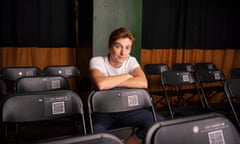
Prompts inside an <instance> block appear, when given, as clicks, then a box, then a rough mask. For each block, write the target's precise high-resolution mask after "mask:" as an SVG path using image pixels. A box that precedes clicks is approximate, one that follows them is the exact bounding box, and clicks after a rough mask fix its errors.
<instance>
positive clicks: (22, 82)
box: [14, 75, 70, 93]
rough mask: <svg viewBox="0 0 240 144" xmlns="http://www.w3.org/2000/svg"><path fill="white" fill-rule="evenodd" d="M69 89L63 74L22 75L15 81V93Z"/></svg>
mask: <svg viewBox="0 0 240 144" xmlns="http://www.w3.org/2000/svg"><path fill="white" fill-rule="evenodd" d="M60 89H62V90H63V89H70V88H69V84H68V80H67V79H66V78H65V77H63V76H60V75H59V76H35V77H22V78H19V79H17V80H16V81H15V84H14V91H15V93H27V92H40V91H49V90H60Z"/></svg>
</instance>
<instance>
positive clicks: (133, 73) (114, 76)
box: [89, 27, 165, 144]
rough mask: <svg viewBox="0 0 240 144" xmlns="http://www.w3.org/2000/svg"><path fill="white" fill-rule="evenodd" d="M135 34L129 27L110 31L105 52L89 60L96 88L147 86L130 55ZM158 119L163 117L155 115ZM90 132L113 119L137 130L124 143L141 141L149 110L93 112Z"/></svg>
mask: <svg viewBox="0 0 240 144" xmlns="http://www.w3.org/2000/svg"><path fill="white" fill-rule="evenodd" d="M134 41H135V36H134V35H133V34H132V33H131V32H130V30H129V29H127V28H124V27H121V28H118V29H116V30H114V31H113V32H112V33H111V35H110V37H109V43H108V50H109V53H108V55H105V56H96V57H93V58H91V60H90V68H89V69H90V75H91V79H92V81H93V84H94V86H95V88H96V89H97V90H106V89H111V88H114V87H128V88H147V87H148V86H147V85H148V84H147V79H146V76H145V74H144V72H143V70H142V69H141V67H140V64H139V63H138V62H137V60H136V58H135V57H133V56H130V52H131V50H132V45H133V43H134ZM157 119H158V121H162V120H164V119H165V118H164V117H162V116H161V115H157ZM93 121H94V126H93V127H94V133H99V132H104V131H106V130H107V129H108V128H110V127H111V126H112V125H113V123H115V122H117V124H118V125H120V126H123V127H125V126H131V127H136V128H138V130H137V131H136V133H135V134H133V135H131V136H130V137H129V138H128V139H126V140H125V143H126V144H134V143H141V141H142V139H143V138H144V136H145V134H146V131H147V129H148V128H149V127H150V126H151V125H152V124H153V123H154V119H153V117H152V113H151V112H150V111H147V110H143V109H142V110H134V111H130V112H121V113H114V114H113V113H111V114H109V113H108V114H106V113H97V114H95V115H93Z"/></svg>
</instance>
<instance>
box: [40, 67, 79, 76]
mask: <svg viewBox="0 0 240 144" xmlns="http://www.w3.org/2000/svg"><path fill="white" fill-rule="evenodd" d="M43 73H44V74H45V75H48V76H49V75H55V76H56V75H62V76H64V77H66V78H70V77H79V76H80V71H79V69H78V68H77V67H76V66H73V65H59V66H47V67H45V68H44V70H43Z"/></svg>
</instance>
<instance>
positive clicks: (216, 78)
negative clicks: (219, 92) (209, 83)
mask: <svg viewBox="0 0 240 144" xmlns="http://www.w3.org/2000/svg"><path fill="white" fill-rule="evenodd" d="M214 78H215V80H219V79H221V76H220V73H219V72H216V73H214Z"/></svg>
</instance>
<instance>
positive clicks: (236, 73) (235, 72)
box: [230, 68, 240, 79]
mask: <svg viewBox="0 0 240 144" xmlns="http://www.w3.org/2000/svg"><path fill="white" fill-rule="evenodd" d="M230 76H231V78H232V79H233V78H236V79H239V78H240V68H232V69H231V71H230Z"/></svg>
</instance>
